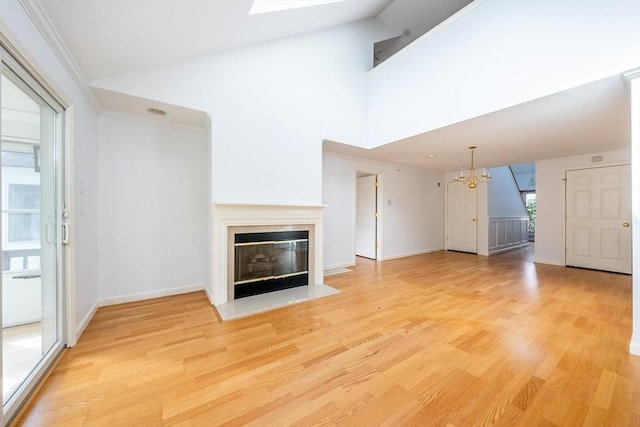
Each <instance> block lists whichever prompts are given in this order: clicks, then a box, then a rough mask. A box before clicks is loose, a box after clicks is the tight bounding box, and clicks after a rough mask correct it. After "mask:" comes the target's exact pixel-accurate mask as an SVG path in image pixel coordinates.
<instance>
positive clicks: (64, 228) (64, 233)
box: [62, 222, 69, 245]
mask: <svg viewBox="0 0 640 427" xmlns="http://www.w3.org/2000/svg"><path fill="white" fill-rule="evenodd" d="M62 244H63V245H68V244H69V223H68V222H63V223H62Z"/></svg>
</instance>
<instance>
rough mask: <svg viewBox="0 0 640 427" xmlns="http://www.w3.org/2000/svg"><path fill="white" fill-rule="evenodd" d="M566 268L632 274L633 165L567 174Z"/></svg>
mask: <svg viewBox="0 0 640 427" xmlns="http://www.w3.org/2000/svg"><path fill="white" fill-rule="evenodd" d="M566 183H567V186H566V212H567V218H566V265H567V266H572V267H582V268H591V269H595V270H604V271H611V272H616V273H625V274H631V166H629V165H623V166H609V167H601V168H591V169H580V170H569V171H567V172H566Z"/></svg>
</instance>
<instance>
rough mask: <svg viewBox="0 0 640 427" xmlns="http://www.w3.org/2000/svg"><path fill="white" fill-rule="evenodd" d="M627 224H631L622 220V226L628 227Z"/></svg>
mask: <svg viewBox="0 0 640 427" xmlns="http://www.w3.org/2000/svg"><path fill="white" fill-rule="evenodd" d="M629 225H631V224H629V223H628V222H623V223H622V226H623V227H628V226H629Z"/></svg>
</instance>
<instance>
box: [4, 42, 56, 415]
mask: <svg viewBox="0 0 640 427" xmlns="http://www.w3.org/2000/svg"><path fill="white" fill-rule="evenodd" d="M0 53H1V52H0ZM0 103H1V107H2V108H1V110H0V118H1V122H0V134H1V136H2V139H1V146H0V148H1V154H2V160H1V164H0V171H1V175H0V200H1V205H2V228H1V232H0V235H1V240H0V242H1V245H2V309H1V312H2V397H3V423H5V422H7V421H8V420H9V419H10V418H11V417H12V416H13V415H14V414H15V412H16V410H17V409H18V408H19V406H20V405H21V403H22V402H23V400H24V399H25V398H26V396H28V394H29V393H30V391H31V390H32V388H33V387H34V386H35V385H36V384H37V382H38V381H39V379H40V378H41V376H42V375H43V374H44V373H45V371H46V369H47V368H48V367H49V366H50V364H51V363H52V362H53V360H54V359H55V357H56V356H57V355H58V354H59V352H60V351H61V350H62V347H63V344H64V340H63V336H62V333H63V330H64V329H63V324H62V322H63V316H62V301H63V298H62V290H63V287H62V268H61V266H62V265H63V264H62V246H61V245H62V233H61V229H62V227H61V218H62V215H61V213H62V212H61V211H62V209H61V208H62V200H63V195H62V188H63V187H62V176H63V175H62V172H63V171H62V168H63V164H64V162H62V159H63V156H62V148H63V144H62V123H63V122H62V117H63V109H62V108H61V107H60V105H58V104H57V103H56V102H55V100H53V99H52V98H51V97H50V96H49V95H48V94H47V93H46V92H45V91H44V89H43V88H42V87H40V86H39V85H38V84H37V82H36V81H35V80H34V79H32V78H31V77H30V76H29V75H28V74H27V73H26V72H24V70H23V69H22V68H21V67H19V66H18V65H17V64H15V63H13V62H11V61H9V60H8V59H7V56H6V55H4V56H2V77H1V81H0Z"/></svg>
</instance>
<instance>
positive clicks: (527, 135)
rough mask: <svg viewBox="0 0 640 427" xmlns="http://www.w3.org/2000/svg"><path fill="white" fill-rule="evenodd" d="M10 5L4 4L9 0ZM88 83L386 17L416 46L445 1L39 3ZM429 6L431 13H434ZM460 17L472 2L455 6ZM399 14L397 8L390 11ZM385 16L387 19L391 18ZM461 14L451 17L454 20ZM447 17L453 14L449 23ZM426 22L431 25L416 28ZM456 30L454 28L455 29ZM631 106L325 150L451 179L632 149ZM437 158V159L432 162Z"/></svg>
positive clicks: (112, 98)
mask: <svg viewBox="0 0 640 427" xmlns="http://www.w3.org/2000/svg"><path fill="white" fill-rule="evenodd" d="M0 1H2V0H0ZM40 3H41V4H42V5H43V7H44V10H45V12H46V14H47V16H48V17H49V18H50V20H51V22H52V23H53V25H54V27H55V28H56V29H57V31H58V33H59V34H60V36H61V38H62V40H63V41H64V43H65V44H66V46H67V48H68V49H69V51H70V53H71V55H72V56H73V58H74V59H75V61H76V62H77V64H78V66H79V68H80V69H81V71H82V73H83V74H84V76H85V78H86V79H87V81H89V82H91V81H93V80H97V79H100V78H104V77H109V76H112V75H116V74H119V73H124V72H128V71H133V70H136V69H140V68H145V67H150V66H155V65H159V64H164V63H170V62H174V61H179V60H183V59H186V58H191V57H195V56H199V55H204V54H207V53H212V52H216V51H220V50H225V49H232V48H237V47H240V46H244V45H249V44H253V43H259V42H264V41H268V40H273V39H276V38H280V37H286V36H290V35H294V34H299V33H304V32H309V31H315V30H319V29H323V28H328V27H331V26H335V25H340V24H344V23H348V22H353V21H357V20H361V19H368V18H372V17H379V18H380V19H381V20H383V21H385V22H386V23H387V24H388V25H390V26H392V27H394V28H395V29H396V30H398V33H399V34H401V33H402V32H403V31H405V30H407V29H408V30H409V33H410V34H409V37H407V36H405V37H404V38H407V39H409V38H411V37H413V36H415V34H416V32H417V31H420V30H418V29H417V28H418V27H419V24H420V22H423V23H424V22H427V21H429V20H430V19H432V18H433V16H435V15H438V14H443V13H444V11H443V10H439V9H438V8H439V7H441V6H442V7H444V6H447V7H449V8H450V6H451V5H450V4H448V3H447V2H446V1H445V2H443V1H441V0H438V1H433V2H431V1H430V2H425V1H418V0H395V1H393V0H347V1H344V2H338V3H331V4H327V5H322V6H314V7H309V8H299V9H294V10H289V11H284V12H275V13H266V14H259V15H249V14H248V11H249V9H250V7H251V3H252V1H251V0H210V1H204V0H181V1H176V0H154V1H146V0H128V1H127V0H92V1H86V0H65V1H60V0H40ZM425 3H429V4H430V5H431V7H432V8H431V9H429V8H425V7H424V5H425ZM455 3H456V4H457V5H458V6H456V7H459V6H460V5H462V3H465V0H455ZM390 5H391V6H390ZM385 9H386V10H385ZM454 9H455V8H453V9H451V10H454ZM445 15H446V14H445ZM417 17H423V18H420V19H416V18H417ZM454 25H455V24H454ZM94 93H95V94H96V97H97V98H98V100H99V102H100V103H101V104H102V106H103V107H104V108H105V109H107V110H112V111H117V112H121V113H125V114H136V113H137V114H145V113H144V111H145V110H146V108H147V107H149V106H154V107H159V108H162V109H165V110H168V111H169V112H170V113H171V114H169V115H168V116H166V117H165V119H164V120H173V121H174V122H177V123H180V124H185V125H194V126H197V125H199V124H200V123H201V120H202V119H203V113H201V112H197V111H194V110H188V109H182V110H181V107H177V106H170V105H166V104H163V105H150V102H149V100H145V99H140V98H134V97H130V96H125V95H122V94H117V93H114V92H109V91H104V90H97V89H94ZM629 116H630V107H629V97H628V92H627V88H626V86H625V84H624V82H623V80H622V78H621V77H620V76H614V77H611V78H609V79H605V80H602V81H599V82H594V83H590V84H588V85H585V86H581V87H578V88H575V89H572V90H569V91H566V92H562V93H558V94H555V95H551V96H548V97H545V98H542V99H538V100H534V101H531V102H528V103H526V104H522V105H519V106H515V107H512V108H508V109H506V110H502V111H498V112H494V113H491V114H487V115H485V116H482V117H477V118H474V119H471V120H467V121H465V122H462V123H458V124H454V125H451V126H447V127H445V128H442V129H437V130H434V131H431V132H428V133H425V134H422V135H416V136H414V137H411V138H407V139H405V140H402V141H398V142H394V143H391V144H387V145H385V146H382V147H379V148H376V149H374V150H363V149H359V148H355V147H351V146H347V145H343V144H339V143H336V142H330V141H327V142H325V147H324V148H325V150H328V151H333V152H337V153H343V154H349V155H357V156H361V157H366V158H371V159H375V160H382V161H387V162H395V163H399V164H407V165H413V166H418V167H424V168H428V169H432V170H440V171H449V170H453V169H455V168H456V167H459V166H460V167H467V166H468V158H469V156H468V150H466V147H467V146H469V145H477V146H478V149H477V150H476V160H477V162H476V164H477V165H479V166H497V165H505V164H514V163H524V162H530V161H532V160H540V159H546V158H552V157H561V156H569V155H578V154H585V153H594V152H599V151H605V150H613V149H619V148H628V144H629V126H630V125H629ZM429 154H433V155H434V156H435V157H434V158H433V159H430V158H429V157H428V155H429Z"/></svg>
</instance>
